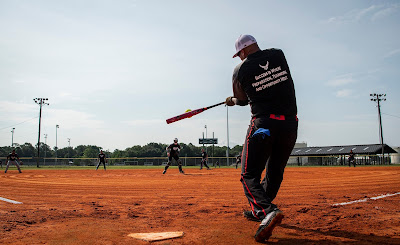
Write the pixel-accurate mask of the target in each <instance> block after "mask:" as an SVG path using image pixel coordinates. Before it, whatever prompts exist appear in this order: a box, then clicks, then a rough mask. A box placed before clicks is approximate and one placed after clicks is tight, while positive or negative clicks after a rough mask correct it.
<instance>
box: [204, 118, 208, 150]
mask: <svg viewBox="0 0 400 245" xmlns="http://www.w3.org/2000/svg"><path fill="white" fill-rule="evenodd" d="M204 128H205V129H206V139H207V125H204ZM207 148H208V147H207V146H206V152H207ZM207 154H208V152H207Z"/></svg>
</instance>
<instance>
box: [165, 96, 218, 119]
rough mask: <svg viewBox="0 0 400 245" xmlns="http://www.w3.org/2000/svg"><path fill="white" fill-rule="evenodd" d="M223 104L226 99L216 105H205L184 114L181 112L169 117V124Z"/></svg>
mask: <svg viewBox="0 0 400 245" xmlns="http://www.w3.org/2000/svg"><path fill="white" fill-rule="evenodd" d="M222 104H225V101H224V102H221V103H218V104H215V105H212V106H208V107H203V108H200V109H197V110H193V111H189V112H186V113H183V114H181V115H179V116H176V117H171V118H169V119H167V124H170V123H173V122H176V121H179V120H182V119H185V118H188V117H192V116H194V115H197V114H199V113H202V112H203V111H205V110H208V109H211V108H213V107H216V106H219V105H222Z"/></svg>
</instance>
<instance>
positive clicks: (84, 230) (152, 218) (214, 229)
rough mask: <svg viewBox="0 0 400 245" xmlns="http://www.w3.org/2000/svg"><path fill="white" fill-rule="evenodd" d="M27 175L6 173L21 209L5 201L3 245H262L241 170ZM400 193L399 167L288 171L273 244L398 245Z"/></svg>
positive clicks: (0, 208) (3, 186)
mask: <svg viewBox="0 0 400 245" xmlns="http://www.w3.org/2000/svg"><path fill="white" fill-rule="evenodd" d="M22 171H23V173H22V174H19V173H18V171H16V170H15V169H11V170H9V172H8V173H7V174H5V173H4V172H3V171H1V172H0V197H2V198H7V199H11V200H14V201H18V202H22V204H12V203H9V202H5V201H1V200H0V244H148V242H145V241H140V240H136V239H135V238H132V237H128V234H130V233H134V232H163V231H183V232H184V233H185V235H184V236H183V237H182V238H177V239H173V240H165V241H160V242H154V243H153V244H247V245H248V244H257V243H256V242H255V241H254V239H253V235H254V233H255V231H256V229H257V226H258V225H259V223H257V222H252V221H248V220H246V219H244V218H243V217H242V212H243V210H247V209H248V208H249V205H248V203H247V201H246V199H245V197H244V194H243V190H242V186H241V183H240V181H239V177H240V176H239V175H240V170H239V169H232V168H220V169H213V170H209V171H208V170H199V169H194V168H192V169H190V168H187V169H185V171H186V174H185V175H182V174H179V173H178V169H177V168H176V167H171V168H170V169H169V170H168V172H167V174H166V175H162V174H161V172H162V169H161V168H160V169H128V170H120V169H119V170H113V169H110V170H107V171H103V170H100V169H99V170H98V171H95V170H24V169H23V170H22ZM399 192H400V167H357V168H349V167H303V168H297V167H289V168H286V172H285V177H284V182H283V184H282V187H281V189H280V192H279V193H278V197H277V198H276V200H275V203H276V204H277V205H278V206H279V207H280V209H281V210H282V211H283V212H284V214H285V218H284V220H283V222H282V225H281V226H279V227H277V228H276V229H275V231H274V233H273V235H272V237H271V239H270V243H272V244H400V195H399ZM395 193H398V194H396V195H392V196H382V195H385V194H395ZM378 196H381V197H382V198H378V199H375V198H374V197H378ZM371 198H373V199H371ZM351 201H357V202H353V203H350V204H347V205H336V206H333V204H338V203H342V204H344V203H345V202H351Z"/></svg>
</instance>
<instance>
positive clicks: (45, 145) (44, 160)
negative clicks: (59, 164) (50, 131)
mask: <svg viewBox="0 0 400 245" xmlns="http://www.w3.org/2000/svg"><path fill="white" fill-rule="evenodd" d="M46 150H47V134H44V158H43V164H44V165H46Z"/></svg>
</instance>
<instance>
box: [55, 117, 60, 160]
mask: <svg viewBox="0 0 400 245" xmlns="http://www.w3.org/2000/svg"><path fill="white" fill-rule="evenodd" d="M59 127H60V125H58V124H57V125H56V164H57V150H58V147H57V129H58V128H59Z"/></svg>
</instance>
